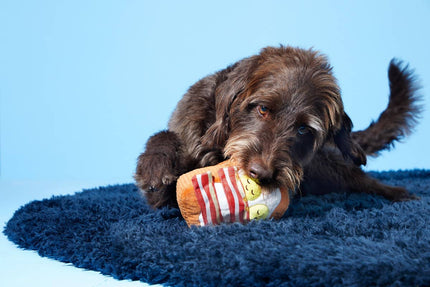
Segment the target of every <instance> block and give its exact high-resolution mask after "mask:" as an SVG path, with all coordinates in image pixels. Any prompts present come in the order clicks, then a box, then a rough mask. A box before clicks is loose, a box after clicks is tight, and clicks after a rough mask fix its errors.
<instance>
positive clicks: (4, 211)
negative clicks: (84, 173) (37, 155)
mask: <svg viewBox="0 0 430 287" xmlns="http://www.w3.org/2000/svg"><path fill="white" fill-rule="evenodd" d="M108 184H115V183H109V182H95V181H93V182H90V181H87V182H35V181H28V182H23V181H5V180H0V230H1V232H0V286H5V287H13V286H45V287H46V286H55V287H57V286H80V287H89V286H148V285H146V284H144V283H141V282H131V281H118V280H115V279H113V278H111V277H108V276H104V275H101V274H100V273H98V272H93V271H86V270H83V269H79V268H76V267H73V266H72V265H68V264H64V263H61V262H58V261H55V260H51V259H47V258H42V257H40V256H39V255H38V254H37V253H36V252H34V251H27V250H21V249H19V248H18V247H17V246H16V245H14V244H13V243H11V242H10V241H9V240H8V239H7V238H6V237H5V235H4V234H3V229H4V226H5V224H6V222H7V221H8V220H9V219H10V218H11V217H12V215H13V213H14V211H15V210H17V209H18V208H19V207H20V206H22V205H24V204H26V203H28V202H30V201H33V200H39V199H44V198H50V197H51V196H52V195H63V194H73V193H75V192H77V191H81V190H82V189H88V188H93V187H98V186H104V185H108Z"/></svg>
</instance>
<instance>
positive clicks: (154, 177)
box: [134, 153, 178, 192]
mask: <svg viewBox="0 0 430 287" xmlns="http://www.w3.org/2000/svg"><path fill="white" fill-rule="evenodd" d="M134 178H135V180H136V183H137V186H138V187H139V188H140V189H141V190H143V191H146V192H157V191H160V190H163V189H165V186H168V185H171V184H172V183H174V182H175V181H176V180H177V178H178V175H177V171H176V170H175V167H174V163H173V162H172V160H171V159H169V158H168V157H167V156H166V155H165V154H162V153H156V154H147V153H143V154H141V155H140V156H139V159H138V164H137V168H136V174H135V175H134Z"/></svg>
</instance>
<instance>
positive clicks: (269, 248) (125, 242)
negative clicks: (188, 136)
mask: <svg viewBox="0 0 430 287" xmlns="http://www.w3.org/2000/svg"><path fill="white" fill-rule="evenodd" d="M372 175H373V176H374V177H377V178H379V179H381V180H383V181H384V182H386V183H389V184H394V185H403V186H405V187H407V188H408V189H409V190H410V191H411V192H413V193H415V194H417V195H419V196H421V200H419V201H410V202H403V203H394V204H392V203H390V202H388V201H386V200H384V199H383V198H380V197H377V196H369V195H364V194H342V193H340V194H327V195H324V196H306V197H302V198H300V199H297V200H294V201H293V202H292V203H291V205H290V208H289V210H288V211H287V214H286V215H285V216H284V218H283V219H281V220H279V221H259V222H251V223H250V224H248V225H240V224H232V225H222V226H218V227H205V228H196V227H193V228H191V229H189V228H188V227H187V225H186V224H185V222H184V220H183V219H182V218H181V216H180V212H179V211H178V210H177V209H167V208H165V209H161V210H158V211H153V210H151V209H150V208H148V206H147V205H146V202H145V200H144V199H143V198H142V197H141V196H140V194H139V192H138V190H137V188H136V187H135V186H134V185H133V184H125V185H118V186H109V187H101V188H98V189H91V190H85V191H83V192H80V193H76V194H75V195H71V196H56V197H52V198H51V199H46V200H42V201H33V202H31V203H29V204H27V205H25V206H23V207H22V208H20V209H19V210H18V211H16V212H15V214H14V216H13V218H12V219H10V221H9V222H8V223H7V225H6V227H5V229H4V233H5V234H6V235H7V236H8V238H9V239H10V240H11V241H13V242H15V243H16V244H17V245H18V246H19V247H21V248H24V249H31V250H36V251H37V252H38V253H39V254H40V255H41V256H44V257H49V258H53V259H56V260H59V261H62V262H67V263H72V264H73V265H75V266H76V267H80V268H85V269H90V270H95V271H99V272H100V273H102V274H106V275H110V276H113V277H114V278H117V279H131V280H140V281H143V282H147V283H161V284H165V285H178V286H190V285H192V286H232V285H234V286H369V285H372V286H373V285H378V286H386V285H389V286H430V227H429V225H430V171H425V170H413V171H398V172H381V173H372Z"/></svg>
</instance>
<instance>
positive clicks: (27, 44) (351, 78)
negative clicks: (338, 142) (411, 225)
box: [0, 0, 430, 183]
mask: <svg viewBox="0 0 430 287" xmlns="http://www.w3.org/2000/svg"><path fill="white" fill-rule="evenodd" d="M429 28H430V1H224V0H223V1H220V0H217V1H185V0H181V1H130V0H129V1H126V0H118V1H108V0H100V1H89V0H85V1H81V0H79V1H78V0H74V1H60V0H54V1H20V0H11V1H5V0H2V1H1V2H0V96H1V98H0V109H1V110H0V113H1V118H0V168H1V173H0V178H1V179H6V180H27V179H28V180H34V179H38V180H39V179H43V180H45V179H46V180H51V179H52V180H65V179H66V180H88V179H89V180H92V179H100V180H104V181H109V182H113V183H116V182H119V183H121V182H130V181H132V174H133V172H134V168H135V163H136V158H137V156H138V155H139V153H140V152H142V151H143V148H144V144H145V142H146V140H147V139H148V137H149V136H150V135H152V134H153V133H155V132H157V131H159V130H161V129H164V128H166V125H167V121H168V118H169V116H170V114H171V112H172V111H173V109H174V107H175V104H176V102H177V101H178V100H179V99H180V98H181V96H182V95H183V94H184V93H185V92H186V90H187V88H188V87H189V86H190V85H192V84H193V83H194V82H196V81H197V80H198V79H200V78H202V77H204V76H206V75H208V74H210V73H212V72H215V71H216V70H218V69H222V68H224V67H226V66H227V65H229V64H231V63H233V62H235V61H237V60H239V59H241V58H243V57H246V56H250V55H252V54H255V53H258V51H259V50H260V49H261V48H262V47H264V46H267V45H279V44H289V45H293V46H299V47H303V48H310V47H314V48H315V49H318V50H320V51H322V52H323V53H325V54H326V55H328V57H329V59H330V61H331V63H332V65H333V67H334V73H335V75H336V77H337V78H338V80H339V85H340V87H341V89H342V94H343V99H344V103H345V107H346V111H347V112H348V113H349V115H350V117H351V118H352V120H353V122H354V124H355V128H356V129H360V128H365V127H366V126H367V125H368V124H369V123H370V121H371V120H372V119H376V118H377V117H378V115H379V113H380V112H381V111H382V110H383V109H384V108H385V107H386V104H387V100H388V97H387V96H388V80H387V71H386V70H387V67H388V63H389V61H390V59H391V58H392V57H398V58H401V59H403V60H405V61H406V62H408V63H410V66H411V67H413V68H414V69H415V70H416V73H417V74H418V75H419V77H420V79H421V81H420V82H421V84H422V86H424V88H423V89H422V90H421V94H422V95H423V96H424V97H423V98H424V103H425V104H427V105H428V95H429V94H430V93H429V91H430V90H429V87H430V65H429V64H430V53H429V51H430V40H429ZM429 127H430V113H429V111H428V110H427V111H425V112H424V114H423V117H422V119H421V121H420V124H419V125H418V126H417V127H416V131H415V133H414V134H413V135H412V136H411V137H409V138H407V139H406V141H405V143H404V144H397V145H396V148H395V149H394V150H393V151H391V152H384V153H383V154H382V156H381V157H379V158H377V159H374V160H370V162H369V164H368V166H367V169H370V170H388V169H409V168H415V167H417V168H430V161H429V160H430V155H429V152H428V151H427V145H428V144H427V142H428V141H429V136H428V134H427V133H428V131H429Z"/></svg>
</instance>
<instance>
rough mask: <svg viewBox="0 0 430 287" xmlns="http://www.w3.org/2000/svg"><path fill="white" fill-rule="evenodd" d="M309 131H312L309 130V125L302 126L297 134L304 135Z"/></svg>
mask: <svg viewBox="0 0 430 287" xmlns="http://www.w3.org/2000/svg"><path fill="white" fill-rule="evenodd" d="M309 132H310V130H309V127H307V126H300V127H299V128H298V129H297V134H298V135H299V136H304V135H306V134H308V133H309Z"/></svg>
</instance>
